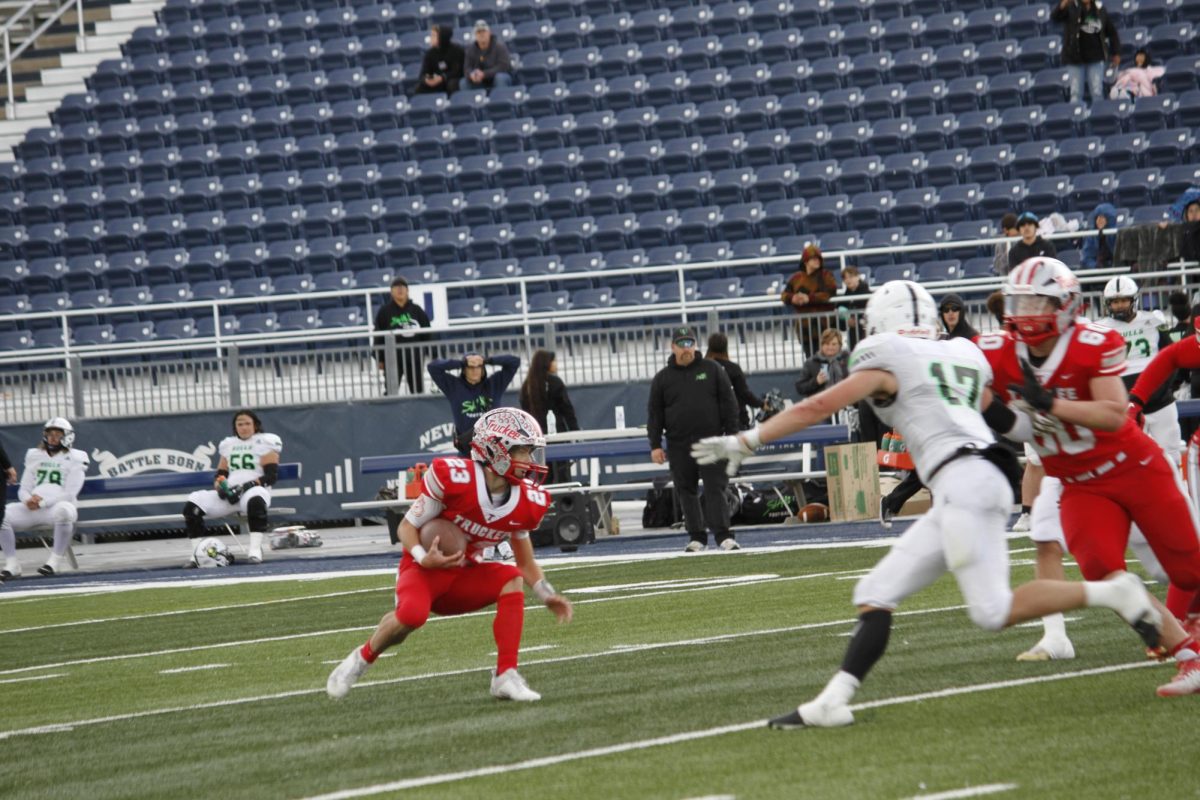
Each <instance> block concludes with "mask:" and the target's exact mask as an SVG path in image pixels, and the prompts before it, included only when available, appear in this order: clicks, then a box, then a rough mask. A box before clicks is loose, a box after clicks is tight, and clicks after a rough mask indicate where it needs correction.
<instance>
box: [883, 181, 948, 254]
mask: <svg viewBox="0 0 1200 800" xmlns="http://www.w3.org/2000/svg"><path fill="white" fill-rule="evenodd" d="M937 201H938V194H937V191H936V190H935V189H932V188H929V187H920V188H914V189H901V190H900V191H899V192H897V193H896V196H895V198H894V203H893V205H892V221H893V222H894V223H895V224H897V225H904V226H910V227H911V226H914V225H924V224H927V223H929V222H930V221H931V220H932V219H933V209H934V207H935V206H936V205H937ZM911 238H912V237H911V232H910V234H909V239H910V241H911Z"/></svg>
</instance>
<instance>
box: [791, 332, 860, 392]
mask: <svg viewBox="0 0 1200 800" xmlns="http://www.w3.org/2000/svg"><path fill="white" fill-rule="evenodd" d="M848 361H849V353H847V352H846V350H845V349H844V348H843V344H842V334H841V331H838V330H836V329H834V328H826V329H825V330H823V331H821V349H820V351H819V352H818V353H817V354H816V355H814V356H813V357H812V358H810V359H808V361H805V362H804V367H803V368H802V369H801V370H800V379H799V380H797V381H796V394H797V395H799V397H800V399H801V400H803V399H804V398H806V397H809V396H810V395H814V394H817V393H818V392H823V391H825V390H826V389H828V388H829V387H830V386H833V385H834V384H835V383H838V382H839V381H841V380H842V379H843V378H845V377H846V375H847V374H848V373H849V371H850V370H849V365H848Z"/></svg>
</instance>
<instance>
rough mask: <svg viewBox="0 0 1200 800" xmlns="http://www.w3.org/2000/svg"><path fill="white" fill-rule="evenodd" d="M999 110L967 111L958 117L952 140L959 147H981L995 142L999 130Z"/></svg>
mask: <svg viewBox="0 0 1200 800" xmlns="http://www.w3.org/2000/svg"><path fill="white" fill-rule="evenodd" d="M1000 120H1001V116H1000V112H998V111H994V110H992V111H968V112H967V113H966V114H963V115H962V116H960V117H959V118H958V128H957V130H956V131H955V133H954V142H955V144H956V145H957V146H959V147H982V146H983V145H987V144H995V143H996V141H997V139H998V131H999V130H1000Z"/></svg>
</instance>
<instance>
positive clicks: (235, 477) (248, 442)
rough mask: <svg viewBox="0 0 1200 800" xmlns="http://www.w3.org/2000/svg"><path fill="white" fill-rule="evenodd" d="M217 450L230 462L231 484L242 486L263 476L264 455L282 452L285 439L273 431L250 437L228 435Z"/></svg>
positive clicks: (229, 479)
mask: <svg viewBox="0 0 1200 800" xmlns="http://www.w3.org/2000/svg"><path fill="white" fill-rule="evenodd" d="M217 451H218V452H219V453H220V454H221V458H223V459H225V461H226V463H227V464H229V478H228V481H229V485H230V486H240V485H241V484H243V483H247V482H248V481H254V480H258V479H259V478H261V477H262V475H263V468H262V457H263V456H265V455H266V454H267V453H282V452H283V440H281V439H280V438H279V437H278V436H276V435H275V434H273V433H256V434H254V435H253V436H251V437H250V438H249V439H239V438H238V437H236V436H227V437H225V438H224V439H222V440H221V444H220V445H218V446H217Z"/></svg>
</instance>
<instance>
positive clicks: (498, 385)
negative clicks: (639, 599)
mask: <svg viewBox="0 0 1200 800" xmlns="http://www.w3.org/2000/svg"><path fill="white" fill-rule="evenodd" d="M489 364H494V365H495V366H498V367H500V371H499V372H494V373H492V374H491V375H487V374H486V369H487V366H488V365H489ZM520 366H521V359H519V358H517V357H516V356H509V355H501V356H490V357H488V358H484V357H483V356H481V355H479V354H478V353H467V354H466V355H465V356H463V357H462V358H461V359H457V360H456V359H453V358H438V359H434V360H433V361H430V362H429V365H428V366H427V367H426V369H428V370H429V377H431V378H433V382H434V383H435V384H437V387H438V388H439V389H441V390H442V394H444V395H446V399H447V400H448V401H449V402H450V411H451V412H452V413H453V414H454V447H455V449H456V450H458V454H459V455H462V456H469V455H470V454H471V437H472V436H473V435H474V432H475V421H476V420H477V419H479V418H480V417H482V416H483V412H485V411H487V410H488V409H491V408H495V407H496V406H498V405H500V398H501V396H502V395H503V394H504V390H505V389H507V388H508V385H509V384H510V383H512V379H513V378H514V377H515V376H516V374H517V370H518V369H519V368H520ZM455 369H457V370H461V374H460V375H458V376H457V377H456V376H453V375H451V374H450V371H451V370H455Z"/></svg>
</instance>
